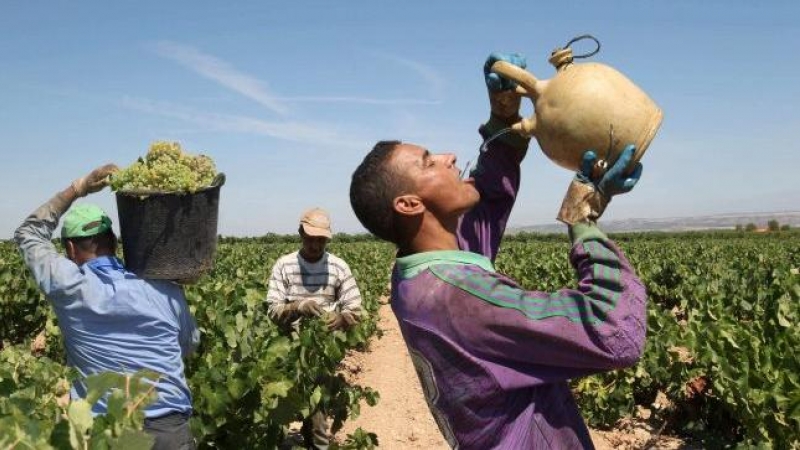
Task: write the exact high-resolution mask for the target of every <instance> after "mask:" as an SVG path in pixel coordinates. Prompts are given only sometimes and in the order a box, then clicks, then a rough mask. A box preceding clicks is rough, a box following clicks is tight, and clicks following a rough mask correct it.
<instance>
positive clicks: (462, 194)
mask: <svg viewBox="0 0 800 450" xmlns="http://www.w3.org/2000/svg"><path fill="white" fill-rule="evenodd" d="M498 60H505V61H508V62H510V63H512V64H515V65H517V66H520V67H524V66H525V61H524V58H522V57H521V56H519V55H503V54H493V55H491V56H490V58H489V59H488V60H487V62H486V65H485V70H484V74H485V77H486V84H487V86H488V87H489V97H490V100H491V116H490V119H489V121H488V122H487V123H485V124H484V125H483V126H482V127H481V128H480V132H481V135H482V136H483V138H484V139H485V140H487V141H488V142H487V144H486V146H487V150H486V151H485V152H483V153H482V154H481V155H480V157H479V160H478V164H477V167H476V168H475V169H474V170H473V171H472V173H471V177H470V178H467V179H466V180H462V179H461V176H460V174H459V169H458V168H457V166H456V158H455V156H454V155H452V154H432V153H431V152H429V151H428V150H427V149H425V148H424V147H421V146H417V145H413V144H406V143H402V142H399V141H382V142H379V143H378V144H377V145H375V147H374V148H373V149H372V151H371V152H370V153H369V154H368V155H367V156H366V157H365V158H364V161H363V162H362V163H361V164H360V165H359V167H358V168H357V169H356V170H355V172H354V173H353V177H352V183H351V185H350V202H351V205H352V207H353V210H354V212H355V213H356V216H358V218H359V220H360V221H361V223H362V224H363V225H364V226H365V227H366V228H367V229H368V230H369V231H370V232H372V233H373V234H375V235H377V236H378V237H380V238H382V239H384V240H388V241H391V242H393V243H395V244H396V245H397V247H398V254H397V261H396V264H395V268H394V271H393V276H392V298H391V305H392V310H393V311H394V313H395V315H396V316H397V319H398V323H399V324H400V329H401V331H402V334H403V338H404V339H405V341H406V344H407V346H408V350H409V354H410V355H411V359H412V361H413V362H414V365H415V368H416V370H417V374H418V375H419V378H420V381H421V383H422V386H423V391H424V394H425V397H426V399H427V401H428V405H429V407H430V410H431V412H432V414H433V416H434V418H435V419H436V423H437V424H438V426H439V429H440V430H441V431H442V434H443V435H444V437H445V439H446V440H447V442H448V443H449V444H450V445H451V446H452V447H454V448H459V449H462V450H463V449H488V448H496V449H515V450H516V449H548V448H552V449H562V448H592V447H593V445H592V441H591V438H590V435H589V431H588V429H587V428H586V425H585V424H584V422H583V419H582V418H581V415H580V412H579V411H578V407H577V405H576V403H575V400H574V398H573V396H572V393H571V391H570V388H569V385H568V380H569V379H571V378H576V377H582V376H586V375H589V374H593V373H598V372H603V371H608V370H613V369H617V368H622V367H627V366H630V365H632V364H635V363H636V361H637V360H638V359H639V358H640V356H641V352H642V349H643V347H644V337H645V324H646V319H647V316H646V309H645V302H646V294H645V290H644V287H643V286H642V284H641V282H640V281H639V279H638V278H637V277H636V275H635V273H634V271H633V269H632V268H631V266H630V264H629V263H628V261H627V260H626V258H625V256H624V255H623V254H622V251H621V250H620V249H619V248H618V247H617V246H616V245H615V244H614V243H613V242H611V240H609V239H608V237H606V236H605V234H603V232H601V231H600V230H599V229H598V228H597V226H596V224H595V220H596V219H597V218H598V217H599V216H600V215H601V214H602V212H603V211H602V210H603V208H604V207H605V205H606V204H607V203H608V200H610V197H611V196H613V195H615V194H618V193H622V192H627V191H629V190H630V189H632V188H633V185H634V184H635V183H636V181H637V180H638V177H639V175H640V174H641V169H640V168H637V169H635V170H634V172H633V173H632V175H629V176H626V175H624V171H625V169H626V167H627V165H628V163H629V162H630V160H631V158H632V156H633V151H634V149H633V147H632V146H630V147H629V148H628V149H626V150H625V151H624V152H623V154H622V157H621V158H620V159H619V160H618V161H617V163H615V164H614V165H613V166H612V167H611V168H610V169H609V170H608V171H607V172H606V173H605V174H604V175H603V176H602V177H597V178H593V177H592V166H593V165H594V164H593V163H594V161H595V158H596V156H595V155H594V153H593V152H586V155H585V156H584V164H583V167H582V168H581V170H580V172H579V174H578V175H577V176H576V178H575V180H574V181H573V183H572V185H571V188H570V189H569V191H568V194H567V197H566V198H565V202H564V205H563V207H562V211H561V213H559V219H561V220H562V221H564V222H565V223H567V224H568V225H569V236H570V238H571V240H572V250H571V252H570V262H571V264H572V266H573V267H574V268H575V271H576V273H577V276H578V284H577V288H575V289H566V288H565V289H561V290H559V291H557V292H552V293H550V292H538V291H527V290H525V289H523V288H522V287H521V286H520V285H519V284H518V283H516V282H515V281H513V280H511V279H509V278H508V277H505V276H503V275H501V274H499V273H497V272H496V271H495V268H494V260H495V257H496V255H497V252H498V250H499V247H500V242H501V240H502V237H503V233H504V231H505V227H506V223H507V221H508V218H509V215H510V213H511V209H512V207H513V205H514V202H515V200H516V196H517V192H518V189H519V183H520V163H521V162H522V159H523V158H524V156H525V153H526V151H527V147H528V140H527V139H524V138H522V137H520V136H518V135H513V134H503V135H500V136H499V138H498V139H489V138H490V137H496V136H497V135H498V134H499V133H498V132H500V131H502V130H504V129H506V128H508V127H509V126H510V125H512V124H514V123H516V122H517V121H519V119H520V117H519V97H518V96H517V94H515V92H514V85H513V84H512V83H510V82H509V81H508V80H505V79H502V78H500V77H498V75H497V74H494V73H492V72H491V71H490V70H489V68H491V67H492V65H493V64H494V62H496V61H498ZM639 167H640V166H639ZM601 200H602V201H601ZM532 257H534V256H532Z"/></svg>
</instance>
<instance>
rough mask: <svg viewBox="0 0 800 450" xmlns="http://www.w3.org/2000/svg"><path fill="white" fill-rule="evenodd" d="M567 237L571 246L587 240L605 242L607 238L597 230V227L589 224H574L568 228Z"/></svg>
mask: <svg viewBox="0 0 800 450" xmlns="http://www.w3.org/2000/svg"><path fill="white" fill-rule="evenodd" d="M569 237H570V239H571V240H572V244H573V245H574V244H579V243H581V242H584V241H588V240H606V239H608V236H606V234H605V233H603V232H602V231H600V228H597V225H595V224H594V223H589V222H580V223H576V224H574V225H572V226H570V227H569Z"/></svg>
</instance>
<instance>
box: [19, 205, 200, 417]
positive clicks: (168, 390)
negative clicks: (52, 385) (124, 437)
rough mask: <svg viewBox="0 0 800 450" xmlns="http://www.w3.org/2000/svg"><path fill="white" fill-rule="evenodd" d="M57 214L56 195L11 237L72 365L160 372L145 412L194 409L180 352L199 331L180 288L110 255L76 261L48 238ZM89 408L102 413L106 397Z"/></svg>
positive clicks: (91, 370) (85, 370) (90, 370)
mask: <svg viewBox="0 0 800 450" xmlns="http://www.w3.org/2000/svg"><path fill="white" fill-rule="evenodd" d="M59 216H60V213H59V211H58V208H57V207H55V206H54V204H53V202H52V201H51V202H48V203H45V204H44V205H42V206H41V207H40V208H39V209H37V210H36V211H35V212H34V213H33V214H31V215H30V216H29V217H28V218H27V219H25V221H24V222H23V223H22V225H20V227H19V228H18V229H17V230H16V232H15V234H14V240H15V241H16V243H17V245H19V248H20V250H21V251H22V255H23V258H24V260H25V263H26V264H27V266H28V267H29V268H30V270H31V273H32V274H33V277H34V279H35V280H36V283H37V284H38V285H39V288H40V289H41V290H42V291H43V292H44V293H45V295H46V296H47V298H48V300H49V301H50V303H51V304H52V305H53V308H54V310H55V312H56V315H57V316H58V323H59V327H60V328H61V332H62V334H63V336H64V345H65V347H66V353H67V364H68V365H70V366H72V367H75V368H76V369H77V370H78V372H80V374H81V375H82V376H84V377H85V376H88V375H91V374H95V373H100V372H118V373H126V374H129V373H133V372H136V371H138V370H142V369H150V370H153V371H156V372H158V373H160V374H161V375H162V377H161V378H160V379H159V380H158V382H157V384H156V392H157V394H158V398H157V400H156V401H155V402H154V403H152V404H150V405H149V406H148V407H147V408H146V409H145V416H146V417H148V418H153V417H160V416H164V415H166V414H170V413H175V412H179V413H189V412H191V410H192V398H191V394H190V392H189V387H188V385H187V383H186V378H185V376H184V364H183V359H182V358H183V357H184V356H186V355H188V354H189V353H191V352H192V351H193V350H194V348H195V347H196V346H197V344H198V342H199V331H198V330H197V326H196V325H195V322H194V319H193V318H192V316H191V313H190V312H189V308H188V307H187V304H186V299H185V297H184V294H183V290H182V288H181V287H180V286H179V285H177V284H175V283H172V282H168V281H160V280H144V279H141V278H139V277H138V276H136V275H135V274H134V273H132V272H129V271H128V270H126V269H125V267H124V266H123V264H122V262H121V261H120V260H119V259H117V258H116V257H113V256H102V257H99V258H95V259H92V260H91V261H88V262H86V263H85V264H83V265H81V266H78V265H76V264H75V263H74V262H72V261H71V260H69V259H67V258H65V257H63V256H61V255H60V254H59V253H58V252H57V251H56V249H55V246H54V245H53V244H52V242H51V238H52V235H53V231H54V230H55V228H56V226H57V225H58V220H59ZM85 395H86V392H85V386H84V385H83V383H80V382H78V383H76V384H75V385H74V386H73V387H72V390H71V396H72V398H82V397H84V396H85ZM92 411H93V412H94V413H96V414H102V413H105V412H106V403H105V400H104V399H101V400H100V401H98V402H97V403H96V404H95V405H94V406H93V409H92Z"/></svg>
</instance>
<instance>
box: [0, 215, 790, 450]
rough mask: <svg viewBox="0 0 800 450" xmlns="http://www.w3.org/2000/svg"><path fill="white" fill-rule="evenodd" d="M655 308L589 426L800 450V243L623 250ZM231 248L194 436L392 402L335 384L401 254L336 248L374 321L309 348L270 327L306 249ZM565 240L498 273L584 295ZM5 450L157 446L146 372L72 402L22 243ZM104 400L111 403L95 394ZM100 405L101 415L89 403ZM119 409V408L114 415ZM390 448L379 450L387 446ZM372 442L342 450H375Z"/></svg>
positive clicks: (2, 275)
mask: <svg viewBox="0 0 800 450" xmlns="http://www.w3.org/2000/svg"><path fill="white" fill-rule="evenodd" d="M615 239H616V240H617V242H618V243H619V245H620V246H621V247H622V248H623V250H624V251H625V252H626V254H627V255H628V258H629V259H630V261H631V262H632V264H633V266H634V267H635V269H636V270H637V272H638V273H639V275H640V276H641V278H642V279H643V281H644V282H645V285H646V286H647V289H648V292H649V298H650V303H649V307H648V314H649V317H648V340H647V347H646V350H645V353H644V356H643V358H642V360H641V361H640V363H639V364H637V365H636V366H635V367H633V368H630V369H628V370H625V371H618V372H612V373H607V374H603V375H599V376H593V377H588V378H583V379H579V380H574V381H573V388H574V391H575V394H576V396H577V397H578V399H579V403H580V405H581V410H582V412H583V415H584V417H585V418H586V420H587V422H588V423H589V425H591V426H593V427H598V428H611V427H614V426H615V424H617V423H619V421H620V420H621V419H625V418H630V417H642V416H643V411H647V414H646V415H644V417H646V418H647V420H649V421H651V422H652V423H654V424H655V425H656V426H657V427H658V428H660V430H662V431H663V432H664V433H673V434H679V435H682V436H686V437H688V438H689V439H692V440H697V441H701V442H702V443H703V447H705V448H728V447H737V446H739V447H743V448H750V447H754V446H756V447H763V448H777V449H783V448H800V359H799V358H800V354H798V353H800V328H798V325H800V275H799V274H798V269H799V268H800V233H797V232H796V231H788V232H784V231H782V232H776V233H767V234H753V233H744V232H742V233H737V232H719V233H683V234H659V233H648V234H639V235H621V236H617V237H615ZM289 241H290V240H289V239H280V238H275V237H267V238H261V239H259V238H253V239H223V240H222V241H221V242H220V245H219V247H218V254H217V260H216V263H215V269H214V270H213V272H212V273H211V274H210V275H208V276H206V277H204V278H203V279H202V280H201V281H200V282H199V283H197V284H195V285H192V286H191V287H188V288H187V298H188V300H189V304H190V307H191V310H192V312H193V313H194V315H195V317H196V319H197V322H198V325H199V327H200V328H201V331H202V342H201V345H200V348H199V349H198V352H197V353H196V354H195V355H193V356H192V357H191V359H190V360H189V361H188V366H187V376H188V378H189V384H190V387H191V389H192V393H193V396H194V408H195V415H194V417H193V418H192V428H193V430H194V433H195V436H196V437H197V438H198V440H199V442H200V443H201V448H225V449H227V448H234V449H235V448H274V447H276V446H277V445H278V443H280V442H281V441H282V440H283V439H284V436H285V433H286V430H287V426H288V425H289V424H290V423H292V422H295V421H297V420H298V419H300V418H303V417H306V416H307V415H308V414H309V413H310V412H311V411H312V410H313V409H314V408H315V407H317V406H321V407H323V408H324V409H326V410H327V411H328V412H329V414H331V415H332V416H333V417H334V419H335V421H336V422H337V423H336V424H334V427H336V426H337V425H338V424H339V423H341V421H344V420H346V419H347V417H348V415H352V414H357V413H358V411H359V403H360V401H361V400H365V401H366V403H367V404H370V405H375V406H374V407H375V408H378V410H379V409H380V407H381V406H380V399H379V393H378V392H375V391H373V390H371V389H370V388H369V387H368V386H356V385H351V384H349V383H348V382H347V381H346V379H345V378H344V377H343V376H341V375H340V376H334V377H331V376H325V374H330V373H335V372H336V368H337V364H338V362H339V361H340V360H341V359H342V358H343V356H344V354H345V352H347V351H357V350H360V349H364V348H365V347H366V346H368V342H369V341H370V340H371V339H377V338H379V335H380V332H379V330H378V329H377V326H376V322H375V315H376V311H377V309H378V307H379V306H380V305H379V303H378V300H379V298H380V297H381V296H383V295H386V294H387V282H388V276H389V270H390V267H391V263H392V258H393V251H392V248H391V247H390V246H389V245H387V244H383V243H378V242H374V241H371V240H368V239H340V240H339V241H338V242H337V241H336V240H334V244H332V245H331V246H330V247H329V250H330V251H332V252H333V253H336V254H337V255H339V256H341V257H342V258H344V259H345V260H346V261H348V263H349V264H350V266H351V268H352V269H353V272H354V274H355V276H356V278H357V280H358V284H359V287H360V289H361V292H362V295H363V297H364V305H365V308H366V310H367V311H368V313H369V314H370V316H369V318H368V319H367V320H365V321H363V322H362V323H361V324H360V325H359V326H358V327H357V328H355V329H352V330H350V331H348V332H346V333H345V332H336V333H328V332H325V331H324V329H323V325H322V324H321V323H317V322H310V323H309V324H308V326H306V327H304V328H303V329H302V330H301V331H300V332H299V333H294V334H289V333H287V332H286V331H285V330H281V329H279V328H277V327H276V326H275V325H273V324H272V322H271V321H270V320H269V318H268V317H267V315H266V305H265V304H264V297H265V295H266V283H267V277H268V274H269V271H270V268H271V266H272V264H273V262H274V261H275V260H276V259H277V258H278V256H280V255H282V254H284V253H286V252H289V251H293V250H296V249H297V247H298V243H297V242H289ZM568 251H569V244H568V242H567V240H566V238H565V237H563V236H549V237H548V236H545V237H541V236H525V235H515V236H511V237H509V238H507V240H506V241H505V242H504V244H503V247H502V249H501V251H500V256H499V258H498V261H497V269H498V270H499V271H501V272H504V273H506V274H508V275H510V276H511V277H512V278H515V279H517V280H519V281H520V282H521V283H522V284H523V285H524V286H525V287H527V288H529V289H540V290H555V289H558V288H560V287H563V286H571V285H574V284H575V279H574V274H573V272H572V269H571V268H570V266H569V265H568V262H567V253H568ZM0 317H1V318H2V320H0V449H6V448H50V447H48V446H51V447H52V448H143V447H136V446H135V445H133V444H135V443H137V442H139V443H142V444H141V445H142V446H145V447H146V441H145V439H146V436H143V435H141V433H140V432H139V431H138V429H139V427H140V425H141V405H142V404H143V400H144V401H146V398H147V396H148V395H150V394H151V393H149V392H148V391H147V389H146V386H147V385H146V384H145V385H143V384H141V383H139V382H138V379H139V377H141V376H144V375H143V374H136V375H134V376H128V377H120V376H116V377H114V376H112V375H105V376H104V377H97V378H95V379H92V380H91V383H90V386H89V387H90V396H92V395H101V393H102V392H103V391H105V390H107V389H108V388H109V387H120V388H121V389H117V390H115V391H114V392H115V394H114V395H115V396H116V401H115V402H113V404H114V405H117V407H116V408H114V410H113V411H111V410H110V411H109V414H108V416H103V417H95V418H92V417H91V415H89V414H88V413H87V409H86V408H87V405H88V403H85V402H72V403H71V404H69V403H67V402H65V401H64V394H65V392H66V391H67V388H68V383H69V380H72V379H74V377H75V374H74V372H72V371H70V370H69V369H67V368H66V367H65V366H64V365H63V362H64V353H63V349H62V343H61V341H60V334H59V332H58V328H57V325H56V321H55V318H54V315H53V313H52V311H51V309H50V308H49V307H48V305H47V302H46V299H45V298H44V297H43V295H41V294H40V293H39V291H38V289H37V287H36V285H35V284H34V283H33V281H32V280H31V278H30V276H29V275H28V272H27V269H26V268H25V267H24V266H23V265H22V261H21V258H20V256H19V254H18V252H17V250H16V248H15V247H14V246H13V244H12V243H10V242H1V243H0ZM92 392H94V394H92ZM88 400H91V399H88ZM110 404H111V402H110ZM380 438H381V437H380V436H377V441H378V442H379V441H380ZM375 442H376V437H375V436H374V435H371V434H370V433H369V430H359V431H357V432H356V433H354V434H352V435H350V436H349V437H348V439H347V440H346V441H345V442H342V443H340V446H341V447H342V448H370V447H371V446H373V445H374V444H375Z"/></svg>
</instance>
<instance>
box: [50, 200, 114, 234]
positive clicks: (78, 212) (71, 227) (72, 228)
mask: <svg viewBox="0 0 800 450" xmlns="http://www.w3.org/2000/svg"><path fill="white" fill-rule="evenodd" d="M110 229H111V219H110V218H109V217H108V215H107V214H106V213H105V211H103V210H102V209H100V207H98V206H95V205H90V204H86V203H81V204H80V205H75V206H73V207H72V208H70V210H69V211H68V212H67V215H66V216H65V217H64V224H63V225H62V226H61V238H62V239H69V238H81V237H89V236H94V235H96V234H100V233H105V232H106V231H108V230H110Z"/></svg>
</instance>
